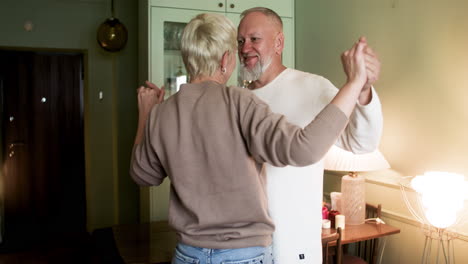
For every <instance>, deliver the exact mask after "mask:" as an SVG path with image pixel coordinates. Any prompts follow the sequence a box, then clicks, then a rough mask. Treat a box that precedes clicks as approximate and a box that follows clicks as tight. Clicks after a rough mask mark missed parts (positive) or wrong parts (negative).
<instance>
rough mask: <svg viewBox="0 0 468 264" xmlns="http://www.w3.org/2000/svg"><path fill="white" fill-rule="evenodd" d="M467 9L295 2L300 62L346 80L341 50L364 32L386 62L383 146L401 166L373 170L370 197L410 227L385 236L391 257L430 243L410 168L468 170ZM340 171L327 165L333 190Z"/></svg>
mask: <svg viewBox="0 0 468 264" xmlns="http://www.w3.org/2000/svg"><path fill="white" fill-rule="evenodd" d="M466 10H468V2H467V1H462V0H451V1H436V0H425V1H422V0H412V1H401V0H385V1H375V0H353V1H336V0H329V1H324V0H296V8H295V12H296V68H298V69H301V70H304V71H309V72H313V73H318V74H320V75H323V76H325V77H327V78H328V79H330V80H331V81H332V82H333V83H335V85H336V86H338V87H339V86H340V85H342V84H343V82H344V80H345V77H344V74H343V71H342V67H341V63H340V54H341V53H342V52H343V51H344V50H346V49H348V48H349V47H351V45H352V44H353V43H354V42H355V41H356V40H357V39H358V38H359V36H361V35H364V36H366V37H367V38H368V41H369V43H370V45H371V46H372V47H373V48H374V50H376V51H377V54H378V55H379V58H380V60H381V62H382V72H381V76H380V79H379V81H378V82H377V83H376V85H375V87H376V89H377V91H378V94H379V96H380V99H381V101H382V107H383V113H384V130H383V137H382V142H381V145H380V150H381V152H382V153H383V154H384V156H385V157H386V159H387V160H388V161H389V163H390V165H391V166H392V169H393V170H387V171H378V172H369V173H368V174H366V178H367V180H366V201H368V202H370V203H374V204H377V203H381V204H382V208H383V218H384V220H385V221H386V222H387V223H388V224H391V225H393V226H397V227H399V228H400V229H401V233H400V234H398V235H393V236H390V237H389V238H388V240H386V247H385V250H384V255H383V259H382V263H384V264H398V263H401V264H406V263H418V262H420V260H421V256H422V252H423V248H424V243H425V240H424V235H423V233H422V231H421V228H420V224H419V222H417V221H416V220H415V219H414V218H413V217H412V216H411V214H410V212H409V211H408V209H407V208H406V205H405V202H404V201H403V199H402V195H401V193H400V189H399V184H398V183H399V180H400V179H401V176H414V175H419V174H423V173H424V172H425V171H427V170H441V171H449V172H456V173H461V174H464V175H465V179H466V178H467V176H468V162H467V161H468V152H467V149H468V137H467V136H466V135H468V107H467V106H466V100H467V98H468V74H467V72H468V16H467V15H466ZM341 175H342V174H338V176H337V175H336V174H334V173H330V172H328V173H326V176H325V178H324V193H329V192H333V191H340V179H341ZM467 212H468V201H465V207H464V211H463V213H462V214H464V215H466V214H467ZM455 230H456V232H457V234H458V235H459V237H458V239H455V240H454V248H455V259H456V261H455V262H456V263H459V262H463V261H464V260H466V259H467V257H468V255H467V254H468V253H467V252H468V243H467V241H468V223H466V221H465V223H462V224H461V225H458V226H457V228H456V229H455ZM435 247H436V245H433V250H432V251H433V257H432V258H431V260H433V261H434V260H435V256H434V255H435V252H436V248H435Z"/></svg>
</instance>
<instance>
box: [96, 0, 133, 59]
mask: <svg viewBox="0 0 468 264" xmlns="http://www.w3.org/2000/svg"><path fill="white" fill-rule="evenodd" d="M111 11H112V17H110V18H108V19H106V21H104V22H103V23H102V24H101V25H100V26H99V28H98V30H97V41H98V43H99V46H101V47H102V48H103V49H105V50H107V51H110V52H117V51H119V50H121V49H123V48H124V47H125V45H126V44H127V39H128V31H127V28H126V27H125V25H124V24H122V23H120V21H119V20H118V19H117V18H115V17H114V0H112V6H111Z"/></svg>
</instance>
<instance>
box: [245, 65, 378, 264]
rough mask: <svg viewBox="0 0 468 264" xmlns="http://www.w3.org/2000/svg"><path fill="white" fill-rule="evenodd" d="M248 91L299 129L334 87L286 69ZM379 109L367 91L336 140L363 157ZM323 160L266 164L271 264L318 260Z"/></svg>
mask: <svg viewBox="0 0 468 264" xmlns="http://www.w3.org/2000/svg"><path fill="white" fill-rule="evenodd" d="M253 92H254V93H255V94H256V95H257V96H258V97H259V98H260V99H262V100H264V101H265V102H266V103H267V104H269V105H270V107H271V110H272V111H273V112H276V113H280V114H283V115H285V117H286V118H287V120H288V121H289V122H291V123H293V124H296V125H299V126H301V127H304V126H305V125H307V124H308V123H309V122H310V121H311V120H313V119H314V118H315V117H316V115H317V114H318V113H319V112H320V111H321V110H322V109H323V108H324V107H325V106H326V105H327V104H328V103H329V102H330V101H331V100H332V98H333V97H334V96H335V94H336V93H337V92H338V89H337V88H336V87H335V86H334V85H333V84H332V83H331V82H330V81H329V80H327V79H325V78H323V77H321V76H318V75H315V74H310V73H306V72H301V71H297V70H294V69H286V70H284V71H283V72H282V73H281V74H280V75H278V76H277V77H276V78H275V79H274V80H273V81H272V82H270V83H269V84H267V85H266V86H264V87H262V88H259V89H255V90H253ZM382 124H383V120H382V110H381V105H380V101H379V98H378V96H377V93H376V92H375V90H374V89H372V101H371V102H370V103H369V104H367V105H365V106H362V105H359V104H357V106H356V108H355V110H354V112H353V114H352V115H351V117H350V120H349V124H348V126H347V127H346V129H345V131H344V132H343V133H342V135H341V136H340V138H339V140H338V141H337V142H336V144H335V145H336V146H339V147H341V148H343V149H345V150H348V151H352V152H354V153H366V152H371V151H373V150H375V149H377V147H378V144H379V142H380V136H381V133H382ZM323 169H324V168H323V160H322V161H320V162H318V163H316V164H314V165H310V166H306V167H292V166H286V167H281V168H279V167H274V166H271V165H269V164H266V172H267V177H268V181H267V191H268V201H269V213H270V215H271V217H272V218H273V222H274V223H275V226H276V229H275V233H274V235H273V251H274V255H275V263H279V264H296V263H297V264H306V263H307V264H316V263H321V261H322V245H321V231H322V228H321V227H322V224H321V221H322V220H321V219H322V214H321V212H322V201H323Z"/></svg>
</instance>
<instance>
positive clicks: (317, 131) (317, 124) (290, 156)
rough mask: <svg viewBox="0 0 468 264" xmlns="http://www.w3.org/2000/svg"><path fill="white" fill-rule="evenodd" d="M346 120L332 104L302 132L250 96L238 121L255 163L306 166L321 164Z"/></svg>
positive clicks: (241, 109)
mask: <svg viewBox="0 0 468 264" xmlns="http://www.w3.org/2000/svg"><path fill="white" fill-rule="evenodd" d="M347 121H348V119H347V118H346V115H345V114H344V113H343V112H342V111H340V110H339V109H338V108H337V107H336V106H334V105H328V106H327V107H325V108H324V109H323V110H322V111H321V112H320V113H319V114H318V115H317V117H316V118H315V119H314V120H313V121H312V122H311V123H309V125H307V126H306V127H305V128H304V129H302V128H301V127H299V126H296V125H293V124H291V123H289V122H287V121H286V118H285V117H284V116H283V115H279V114H275V113H273V112H271V110H270V108H269V107H268V105H266V104H265V103H263V102H262V101H261V100H260V99H258V98H256V97H255V95H253V94H252V96H251V97H250V100H248V103H246V106H245V107H242V106H241V107H240V122H241V127H242V133H243V135H244V138H245V140H246V143H247V147H248V149H249V151H250V153H251V154H252V156H253V157H254V159H255V160H256V161H258V162H267V163H270V164H272V165H274V166H278V167H279V166H286V165H293V166H306V165H310V164H313V163H316V162H318V161H320V160H321V159H322V158H323V156H324V155H325V154H326V153H327V151H328V150H329V148H330V147H331V146H332V145H333V143H335V142H336V140H337V138H338V136H339V135H340V133H341V132H342V131H343V129H344V127H345V126H346V124H347Z"/></svg>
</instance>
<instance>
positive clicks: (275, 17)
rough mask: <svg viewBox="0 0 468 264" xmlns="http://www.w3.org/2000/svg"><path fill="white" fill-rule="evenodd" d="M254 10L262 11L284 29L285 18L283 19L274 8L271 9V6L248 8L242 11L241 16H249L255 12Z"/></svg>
mask: <svg viewBox="0 0 468 264" xmlns="http://www.w3.org/2000/svg"><path fill="white" fill-rule="evenodd" d="M253 12H260V13H262V14H264V15H265V16H267V17H268V18H270V19H271V20H272V21H273V22H274V23H276V24H277V25H278V26H279V28H280V29H281V31H282V30H283V20H282V19H281V17H280V16H279V15H278V14H277V13H276V12H275V11H273V10H271V9H269V8H266V7H252V8H250V9H247V10H245V11H244V12H242V14H241V15H240V17H241V19H242V18H244V17H245V16H247V15H248V14H250V13H253Z"/></svg>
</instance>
